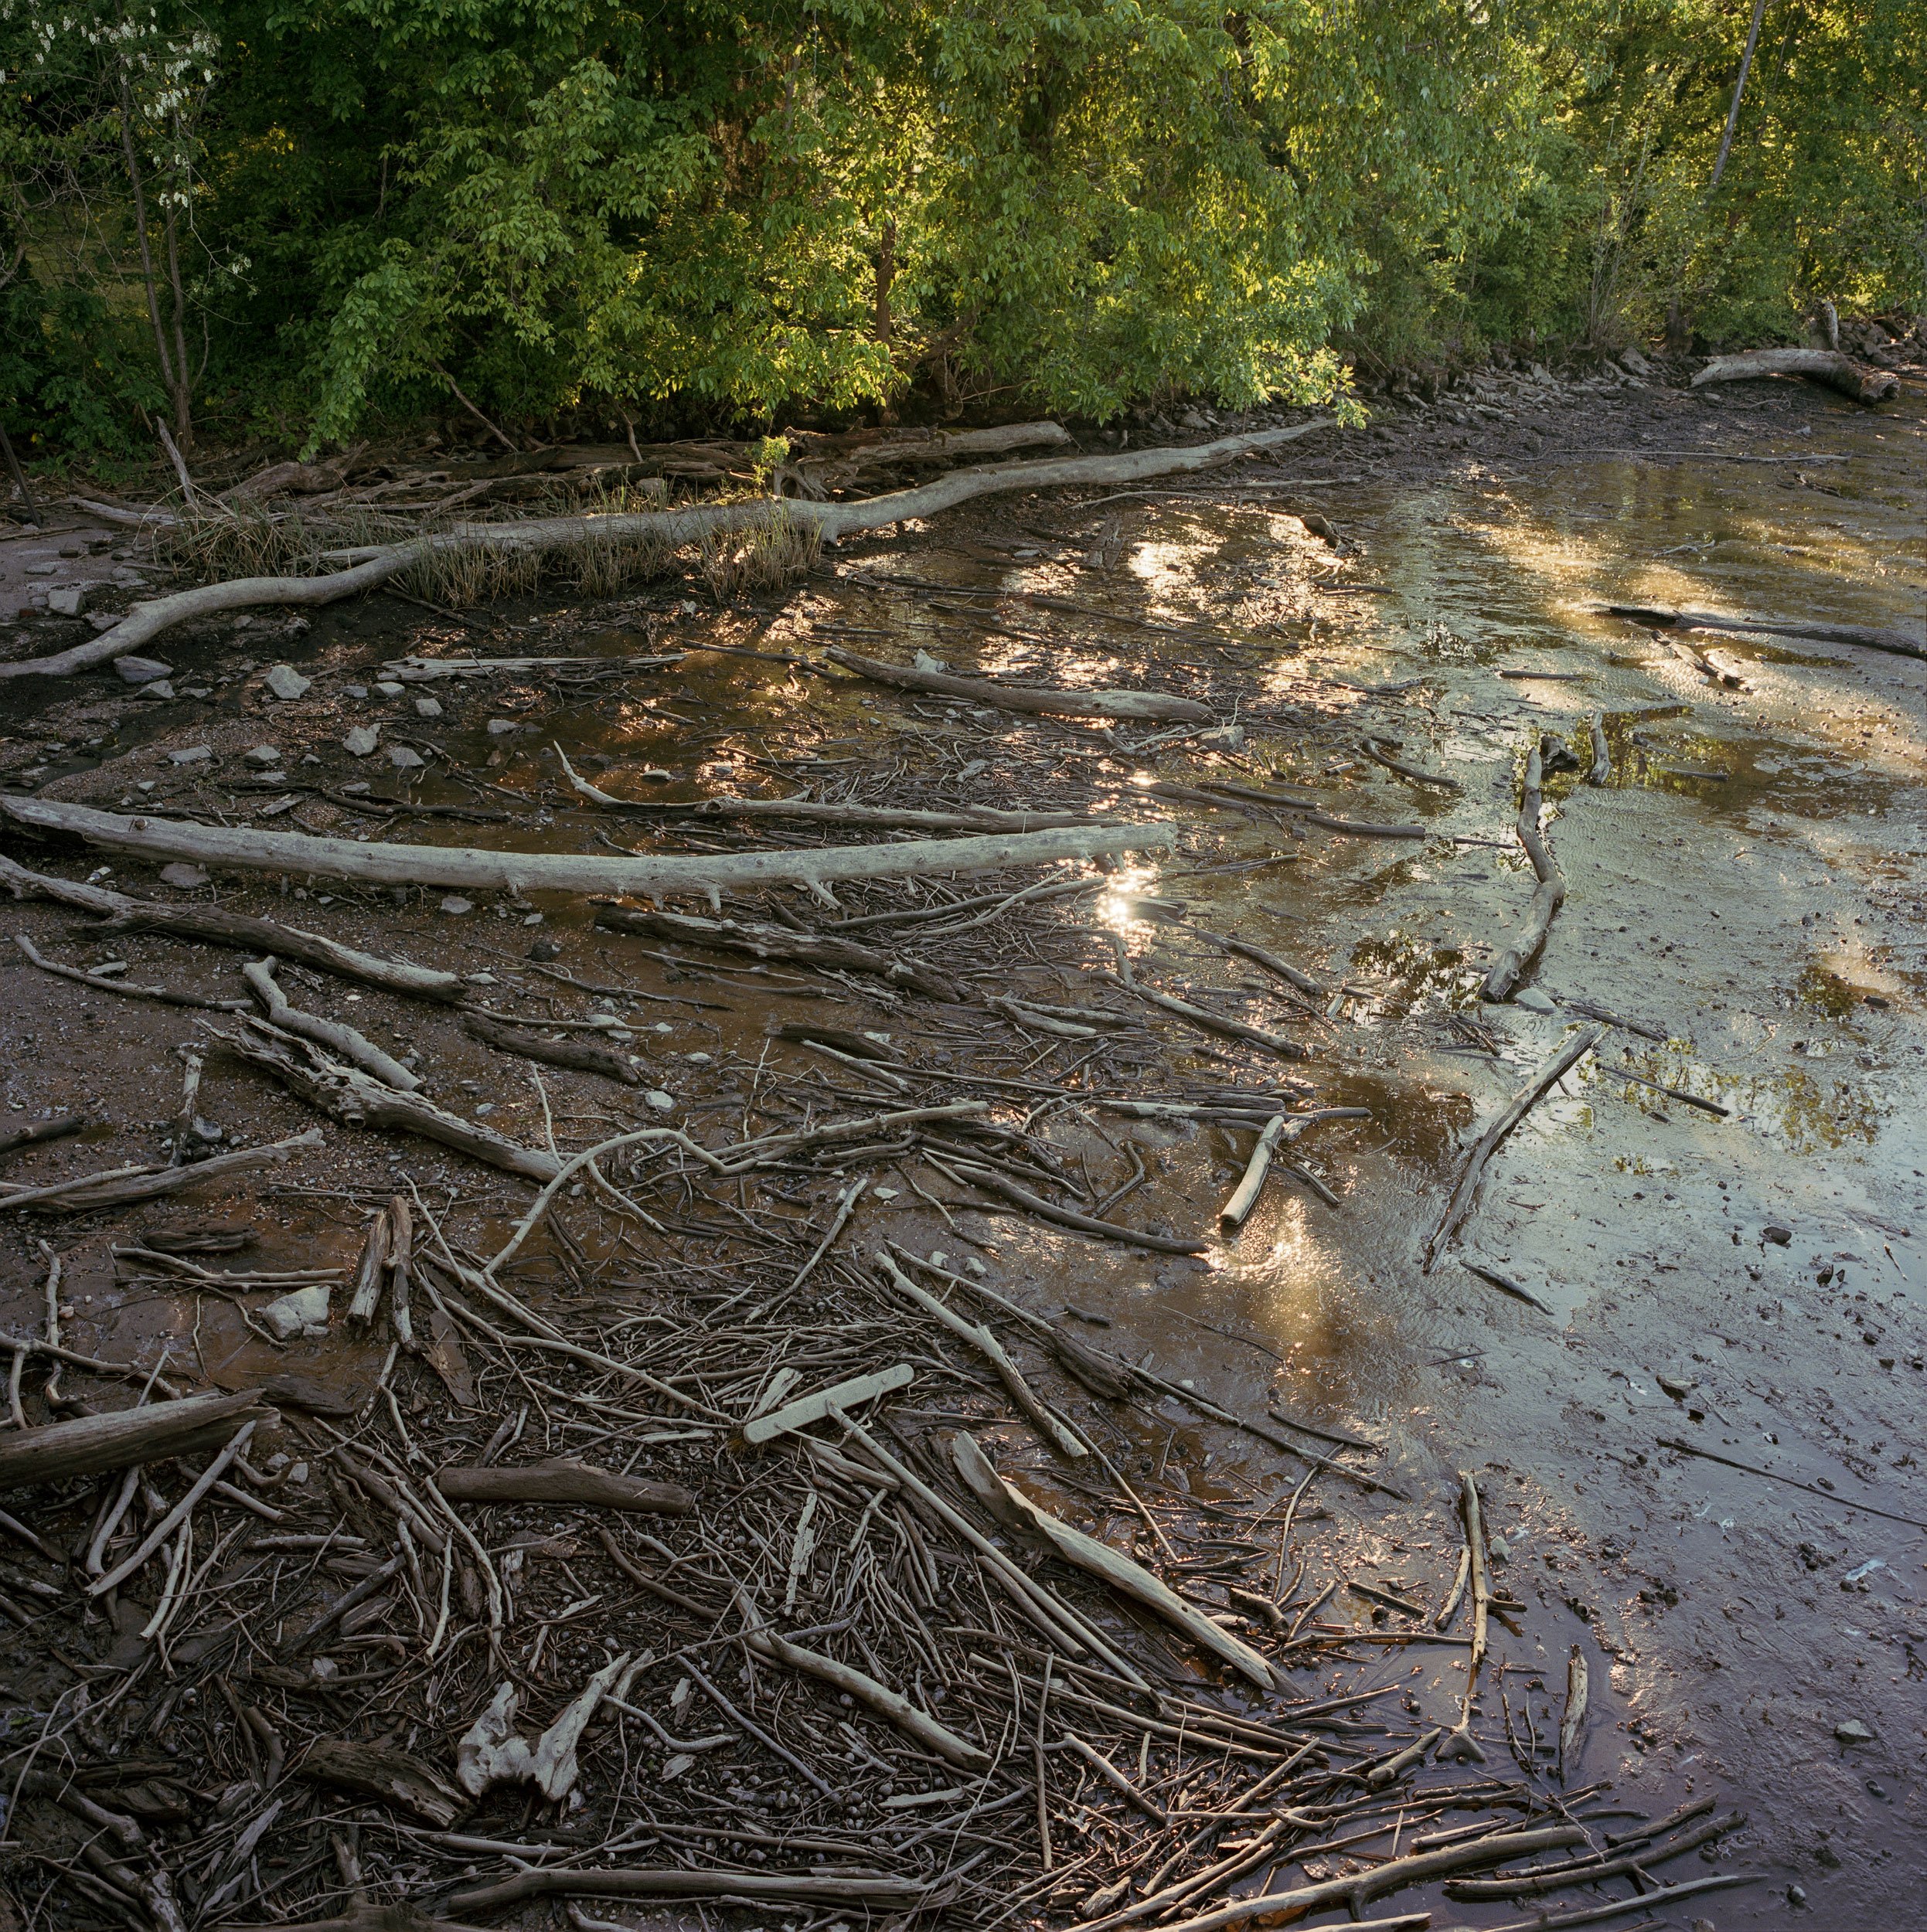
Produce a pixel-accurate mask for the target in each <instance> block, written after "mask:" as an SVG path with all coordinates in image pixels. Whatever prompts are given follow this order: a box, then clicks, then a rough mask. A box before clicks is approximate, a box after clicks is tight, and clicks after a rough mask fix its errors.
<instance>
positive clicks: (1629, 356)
mask: <svg viewBox="0 0 1927 1932" xmlns="http://www.w3.org/2000/svg"><path fill="white" fill-rule="evenodd" d="M1619 366H1620V368H1622V369H1624V370H1626V372H1627V373H1628V374H1629V375H1632V376H1650V375H1651V374H1652V373H1653V365H1652V364H1651V363H1650V362H1648V361H1647V360H1646V358H1645V357H1644V356H1643V355H1641V354H1640V353H1639V351H1638V350H1637V349H1627V350H1626V351H1625V352H1623V353H1622V355H1620V357H1619Z"/></svg>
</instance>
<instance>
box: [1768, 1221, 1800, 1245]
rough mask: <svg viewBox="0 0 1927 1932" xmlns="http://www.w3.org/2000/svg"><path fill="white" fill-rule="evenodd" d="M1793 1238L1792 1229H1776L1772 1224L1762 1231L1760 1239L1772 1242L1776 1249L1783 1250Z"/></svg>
mask: <svg viewBox="0 0 1927 1932" xmlns="http://www.w3.org/2000/svg"><path fill="white" fill-rule="evenodd" d="M1760 1239H1761V1240H1762V1241H1771V1242H1772V1244H1773V1245H1774V1247H1776V1248H1783V1247H1786V1244H1787V1243H1788V1242H1789V1241H1790V1240H1793V1230H1792V1229H1791V1228H1782V1227H1775V1226H1772V1224H1771V1223H1769V1224H1768V1225H1767V1226H1765V1227H1763V1228H1762V1229H1761V1230H1760Z"/></svg>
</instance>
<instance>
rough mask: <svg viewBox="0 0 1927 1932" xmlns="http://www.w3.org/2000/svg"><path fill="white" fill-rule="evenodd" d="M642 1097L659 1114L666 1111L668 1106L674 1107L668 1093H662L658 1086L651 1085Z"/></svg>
mask: <svg viewBox="0 0 1927 1932" xmlns="http://www.w3.org/2000/svg"><path fill="white" fill-rule="evenodd" d="M642 1097H643V1099H645V1100H647V1101H648V1102H649V1104H650V1106H652V1107H654V1108H655V1111H657V1112H658V1113H659V1114H666V1113H668V1112H669V1110H670V1108H671V1107H674V1106H675V1104H676V1102H675V1100H674V1099H673V1098H672V1097H671V1096H670V1095H669V1094H666V1093H664V1092H663V1091H662V1088H661V1087H651V1088H650V1089H649V1091H648V1092H647V1093H646V1094H644V1095H643V1096H642Z"/></svg>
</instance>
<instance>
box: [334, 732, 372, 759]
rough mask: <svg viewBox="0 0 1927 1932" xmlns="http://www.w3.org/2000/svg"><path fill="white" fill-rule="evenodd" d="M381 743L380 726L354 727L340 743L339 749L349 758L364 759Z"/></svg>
mask: <svg viewBox="0 0 1927 1932" xmlns="http://www.w3.org/2000/svg"><path fill="white" fill-rule="evenodd" d="M380 743H381V726H380V725H356V726H355V727H354V728H353V729H352V730H350V731H349V733H348V734H347V735H346V736H345V737H344V738H343V739H342V741H341V748H342V750H344V751H345V752H346V753H348V754H349V757H355V758H366V757H367V756H368V754H369V753H370V752H371V751H373V750H374V749H375V747H376V746H377V745H378V744H380Z"/></svg>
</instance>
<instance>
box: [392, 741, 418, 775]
mask: <svg viewBox="0 0 1927 1932" xmlns="http://www.w3.org/2000/svg"><path fill="white" fill-rule="evenodd" d="M388 762H389V763H390V764H391V765H393V766H395V767H397V769H398V770H402V771H419V770H420V769H421V763H422V759H421V753H420V752H418V751H410V750H409V749H408V747H407V746H406V745H390V747H388Z"/></svg>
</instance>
